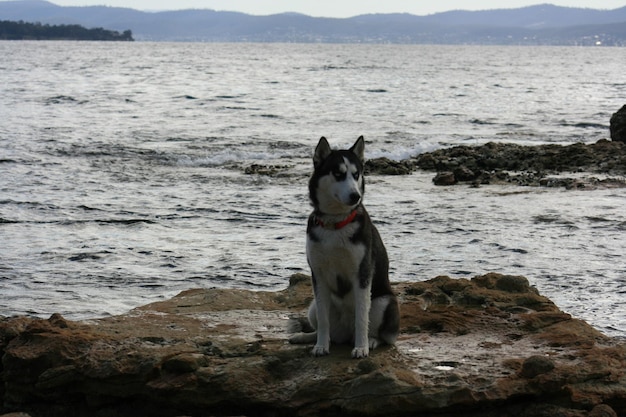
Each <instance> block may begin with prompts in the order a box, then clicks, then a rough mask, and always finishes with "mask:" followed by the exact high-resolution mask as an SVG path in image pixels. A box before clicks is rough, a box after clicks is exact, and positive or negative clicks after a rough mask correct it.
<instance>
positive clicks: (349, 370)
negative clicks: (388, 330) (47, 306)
mask: <svg viewBox="0 0 626 417" xmlns="http://www.w3.org/2000/svg"><path fill="white" fill-rule="evenodd" d="M394 289H395V292H396V294H397V295H398V297H399V299H400V302H401V335H400V337H399V340H398V342H397V344H396V346H392V347H383V348H379V349H376V350H374V351H372V352H371V354H370V357H369V358H366V359H362V360H355V359H351V358H350V351H351V347H350V346H332V347H331V354H330V355H329V356H327V357H322V358H314V357H312V356H310V353H309V352H310V349H311V346H301V345H290V344H289V343H288V342H287V338H288V333H287V327H288V324H289V320H290V319H293V317H298V316H302V315H304V313H305V311H306V308H307V305H308V303H309V302H310V300H311V299H312V291H311V286H310V284H309V280H308V277H306V276H303V275H294V276H293V277H291V279H290V285H289V287H288V288H286V289H285V290H283V291H280V292H254V291H246V290H225V289H198V290H190V291H185V292H183V293H181V294H179V295H178V296H176V297H174V298H173V299H171V300H168V301H165V302H159V303H154V304H150V305H147V306H144V307H141V308H138V309H135V310H132V311H131V312H129V313H128V314H125V315H121V316H115V317H109V318H103V319H98V320H92V321H88V322H70V321H67V320H65V319H63V317H61V316H59V315H53V316H52V317H51V318H50V319H48V320H43V319H33V318H27V317H13V318H4V319H1V320H0V354H1V355H2V365H1V367H0V376H1V378H2V380H3V382H4V384H3V388H0V398H1V400H2V401H1V402H0V404H1V406H0V414H1V413H9V412H24V413H29V415H31V416H33V417H37V416H61V415H63V416H67V415H72V416H137V415H150V416H157V417H158V416H172V417H173V416H213V415H247V416H319V415H324V416H350V415H355V416H356V415H358V416H414V415H420V416H435V415H436V416H458V415H460V414H459V413H462V415H464V416H504V415H506V416H520V417H522V416H524V417H525V416H550V417H554V416H556V415H558V416H581V417H583V416H589V417H591V416H596V415H598V416H599V415H606V416H612V415H626V344H624V343H623V341H619V340H615V339H610V338H608V337H606V336H604V335H602V334H601V333H599V332H598V331H596V330H595V329H593V328H592V327H591V326H589V325H588V324H586V323H584V322H582V321H580V320H577V319H575V318H572V317H570V316H569V315H568V314H566V313H563V312H561V311H560V310H559V309H558V308H557V306H555V305H554V304H553V303H552V302H551V301H550V300H549V299H547V298H545V297H543V296H541V295H539V294H538V293H537V291H536V290H535V289H534V288H532V287H530V286H529V285H528V281H527V280H526V278H524V277H517V276H508V275H499V274H487V275H483V276H478V277H475V278H473V279H472V280H466V279H451V278H448V277H437V278H434V279H432V280H429V281H426V282H417V283H401V284H400V283H399V284H394Z"/></svg>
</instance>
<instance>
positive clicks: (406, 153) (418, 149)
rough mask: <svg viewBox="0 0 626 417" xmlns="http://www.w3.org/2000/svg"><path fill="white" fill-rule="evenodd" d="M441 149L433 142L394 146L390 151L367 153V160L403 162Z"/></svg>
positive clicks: (379, 150)
mask: <svg viewBox="0 0 626 417" xmlns="http://www.w3.org/2000/svg"><path fill="white" fill-rule="evenodd" d="M439 148H441V145H440V144H439V143H435V142H420V143H417V144H415V145H413V146H394V147H393V148H391V149H384V148H383V149H376V150H372V151H370V152H369V153H367V155H366V156H367V158H369V159H376V158H387V159H391V160H392V161H404V160H406V159H410V158H413V157H416V156H417V155H420V154H423V153H425V152H432V151H435V150H437V149H439Z"/></svg>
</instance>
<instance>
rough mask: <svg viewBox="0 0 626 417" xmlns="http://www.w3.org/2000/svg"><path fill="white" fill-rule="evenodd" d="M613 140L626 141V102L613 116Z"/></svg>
mask: <svg viewBox="0 0 626 417" xmlns="http://www.w3.org/2000/svg"><path fill="white" fill-rule="evenodd" d="M610 131H611V140H613V141H615V142H625V143H626V104H625V105H624V106H622V108H621V109H619V110H618V111H616V112H615V113H613V115H612V116H611V124H610Z"/></svg>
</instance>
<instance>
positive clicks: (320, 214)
mask: <svg viewBox="0 0 626 417" xmlns="http://www.w3.org/2000/svg"><path fill="white" fill-rule="evenodd" d="M364 148H365V141H364V140H363V136H361V137H359V138H358V139H357V141H356V143H355V144H354V145H353V146H352V147H351V148H350V149H348V150H331V148H330V145H329V144H328V141H327V140H326V138H324V137H322V138H321V139H320V141H319V143H318V145H317V147H316V148H315V154H314V156H313V166H314V171H313V175H312V176H311V179H310V181H309V197H310V199H311V204H312V205H313V208H314V210H313V213H311V215H310V216H309V220H308V225H307V232H306V233H307V241H306V253H307V260H308V262H309V266H310V267H311V276H312V282H313V290H314V295H315V298H314V300H313V302H312V303H311V306H310V307H309V313H308V319H309V323H310V325H311V326H312V327H313V329H315V330H316V331H313V332H311V333H298V334H295V335H293V336H292V337H291V338H290V339H289V341H290V342H291V343H313V342H315V347H314V348H313V351H312V354H313V355H314V356H323V355H327V354H328V353H329V346H330V342H333V343H339V344H341V343H353V344H354V349H353V350H352V357H353V358H364V357H367V356H368V355H369V350H370V349H374V348H375V347H377V346H379V345H380V344H382V343H387V344H393V343H395V341H396V338H397V336H398V329H399V320H400V318H399V316H400V314H399V309H398V301H397V300H396V297H395V296H394V294H393V292H392V290H391V285H390V284H389V277H388V271H389V260H388V258H387V251H386V250H385V246H384V245H383V242H382V240H381V238H380V235H379V234H378V230H376V227H374V225H373V224H372V221H371V220H370V217H369V215H368V214H367V211H365V207H363V203H362V201H363V193H364V191H365V183H364V180H363V164H364Z"/></svg>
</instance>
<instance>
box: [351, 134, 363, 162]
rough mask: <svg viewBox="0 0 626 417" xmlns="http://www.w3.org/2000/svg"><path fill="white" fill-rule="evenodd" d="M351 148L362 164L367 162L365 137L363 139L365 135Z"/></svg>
mask: <svg viewBox="0 0 626 417" xmlns="http://www.w3.org/2000/svg"><path fill="white" fill-rule="evenodd" d="M350 150H351V151H352V153H353V154H355V155H356V156H357V157H358V158H359V160H360V161H361V163H362V164H363V163H365V139H363V135H361V136H359V138H358V139H357V140H356V142H354V145H352V147H351V148H350Z"/></svg>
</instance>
